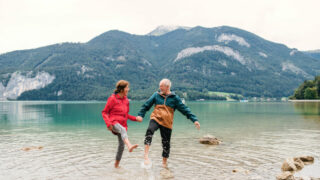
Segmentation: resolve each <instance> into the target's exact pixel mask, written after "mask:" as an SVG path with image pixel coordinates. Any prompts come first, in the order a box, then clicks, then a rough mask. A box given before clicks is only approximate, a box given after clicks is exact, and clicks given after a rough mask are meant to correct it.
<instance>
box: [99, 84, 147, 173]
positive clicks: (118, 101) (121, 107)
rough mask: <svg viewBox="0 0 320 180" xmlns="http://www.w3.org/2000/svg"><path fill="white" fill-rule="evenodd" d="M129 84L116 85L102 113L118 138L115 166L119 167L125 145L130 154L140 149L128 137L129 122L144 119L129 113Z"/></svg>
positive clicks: (109, 127)
mask: <svg viewBox="0 0 320 180" xmlns="http://www.w3.org/2000/svg"><path fill="white" fill-rule="evenodd" d="M129 85H130V84H129V82H128V81H125V80H120V81H118V82H117V84H116V89H115V90H114V94H112V95H111V96H110V97H109V98H108V101H107V104H106V106H105V108H104V109H103V111H102V117H103V119H104V121H105V123H106V125H107V127H108V129H109V130H110V131H111V132H112V133H113V134H115V135H117V136H118V141H119V146H118V151H117V155H116V161H115V164H114V166H115V167H116V168H118V167H119V163H120V160H121V157H122V153H123V150H124V144H126V145H127V147H128V150H129V152H132V150H133V149H135V148H136V147H138V144H135V145H132V144H131V143H130V141H129V139H128V135H127V129H128V126H127V120H128V119H130V120H131V121H138V122H141V121H142V118H140V117H139V118H136V117H135V116H132V115H130V114H128V113H129V100H128V98H127V95H128V92H129V90H130V89H129Z"/></svg>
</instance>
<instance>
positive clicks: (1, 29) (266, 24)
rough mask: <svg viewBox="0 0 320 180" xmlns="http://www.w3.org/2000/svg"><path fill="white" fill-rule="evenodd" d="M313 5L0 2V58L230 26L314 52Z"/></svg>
mask: <svg viewBox="0 0 320 180" xmlns="http://www.w3.org/2000/svg"><path fill="white" fill-rule="evenodd" d="M319 7H320V1H319V0H305V1H302V0H0V54H2V53H6V52H10V51H14V50H22V49H32V48H37V47H42V46H47V45H51V44H56V43H62V42H87V41H89V40H90V39H92V38H94V37H95V36H98V35H99V34H101V33H104V32H106V31H109V30H114V29H117V30H121V31H125V32H128V33H131V34H138V35H143V34H147V33H149V32H151V31H152V30H154V29H155V28H156V27H158V26H160V25H169V26H172V25H179V26H188V27H195V26H203V27H208V28H211V27H218V26H223V25H227V26H232V27H237V28H241V29H244V30H247V31H250V32H252V33H255V34H257V35H258V36H261V37H262V38H264V39H267V40H270V41H273V42H277V43H282V44H285V45H287V46H288V47H289V48H297V49H299V50H315V49H320V11H319Z"/></svg>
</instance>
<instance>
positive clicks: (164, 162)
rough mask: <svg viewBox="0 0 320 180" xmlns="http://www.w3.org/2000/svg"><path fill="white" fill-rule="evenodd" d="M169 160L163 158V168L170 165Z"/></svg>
mask: <svg viewBox="0 0 320 180" xmlns="http://www.w3.org/2000/svg"><path fill="white" fill-rule="evenodd" d="M167 160H168V159H167V158H163V159H162V167H163V168H167V167H168V163H167Z"/></svg>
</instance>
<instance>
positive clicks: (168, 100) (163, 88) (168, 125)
mask: <svg viewBox="0 0 320 180" xmlns="http://www.w3.org/2000/svg"><path fill="white" fill-rule="evenodd" d="M170 87H171V82H170V80H169V79H162V80H161V81H160V83H159V89H160V91H158V92H155V93H154V94H153V95H152V96H151V97H150V98H149V99H148V100H147V102H146V103H144V104H143V105H142V107H141V110H140V112H139V113H138V116H137V120H138V119H139V120H142V118H143V117H144V116H145V114H146V112H147V111H148V110H149V109H150V108H151V107H152V105H155V107H154V110H153V112H152V113H151V115H150V122H149V127H148V129H147V132H146V137H145V140H144V144H145V149H144V159H145V161H144V163H145V164H146V165H147V164H149V163H150V160H149V148H150V145H151V141H152V136H153V134H154V132H155V131H156V130H158V129H160V134H161V139H162V148H163V152H162V157H163V160H162V165H163V167H167V159H168V157H169V153H170V138H171V131H172V124H173V115H174V111H175V110H176V109H177V110H179V111H180V112H181V113H182V114H183V115H185V116H186V117H187V118H188V119H190V120H191V121H192V122H193V123H194V125H195V126H196V128H197V129H200V123H199V122H198V120H197V117H196V116H195V115H193V114H192V113H191V111H190V109H189V108H188V107H187V106H186V105H184V104H183V103H182V101H181V99H180V97H179V96H178V95H176V94H175V93H174V92H171V91H170Z"/></svg>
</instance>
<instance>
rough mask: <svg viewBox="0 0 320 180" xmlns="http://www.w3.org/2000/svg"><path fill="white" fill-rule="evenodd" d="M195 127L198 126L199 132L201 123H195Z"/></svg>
mask: <svg viewBox="0 0 320 180" xmlns="http://www.w3.org/2000/svg"><path fill="white" fill-rule="evenodd" d="M194 125H195V126H196V128H197V129H198V130H200V123H199V122H198V121H195V122H194Z"/></svg>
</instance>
